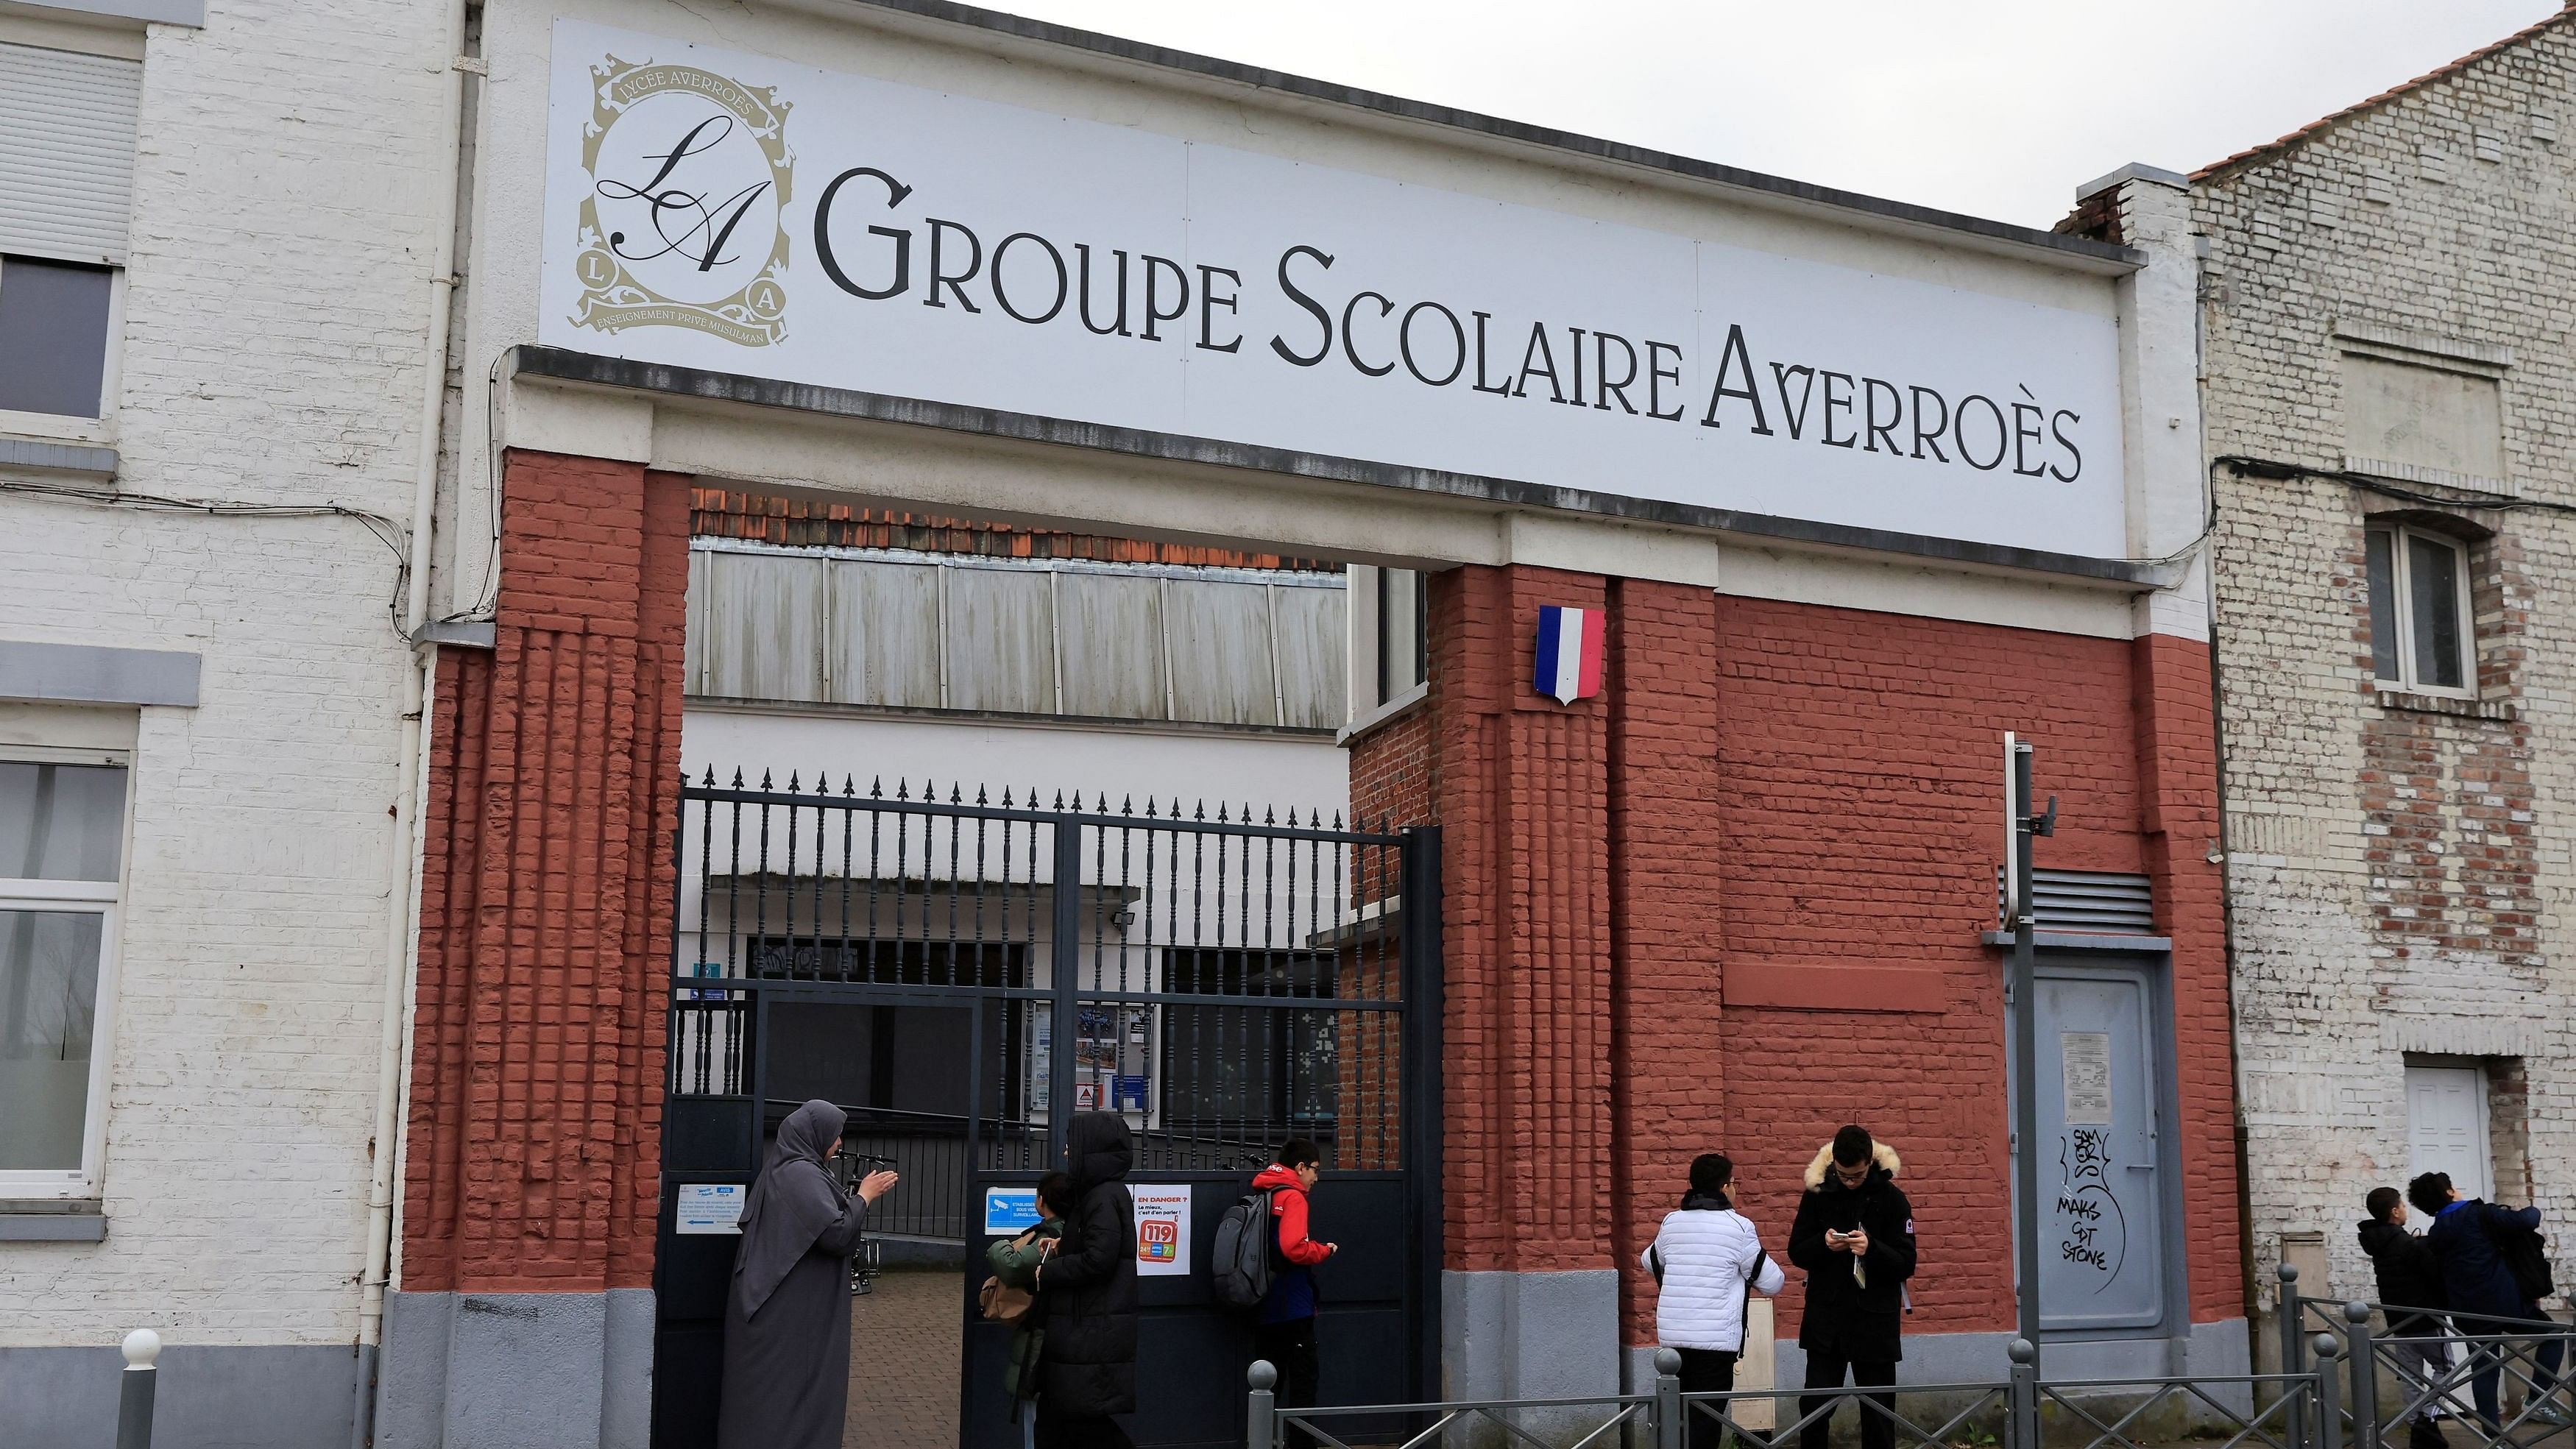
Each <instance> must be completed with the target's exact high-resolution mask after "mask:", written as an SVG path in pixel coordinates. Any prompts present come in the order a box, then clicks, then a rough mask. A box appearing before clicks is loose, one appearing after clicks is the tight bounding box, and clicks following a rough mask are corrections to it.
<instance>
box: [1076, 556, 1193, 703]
mask: <svg viewBox="0 0 2576 1449" xmlns="http://www.w3.org/2000/svg"><path fill="white" fill-rule="evenodd" d="M1055 586H1056V596H1055V597H1056V608H1057V609H1058V610H1059V611H1060V636H1061V638H1062V639H1063V649H1064V664H1063V670H1062V673H1063V678H1064V712H1065V713H1066V714H1081V715H1094V716H1097V717H1099V718H1102V719H1162V718H1163V717H1164V716H1165V715H1166V713H1167V712H1168V710H1167V707H1166V706H1167V701H1166V699H1165V697H1164V692H1163V604H1162V598H1163V595H1162V587H1161V586H1162V580H1160V579H1156V578H1142V577H1138V576H1136V575H1134V574H1095V573H1060V574H1057V575H1056V579H1055Z"/></svg>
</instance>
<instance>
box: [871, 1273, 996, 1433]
mask: <svg viewBox="0 0 2576 1449" xmlns="http://www.w3.org/2000/svg"><path fill="white" fill-rule="evenodd" d="M965 1292H966V1289H965V1285H964V1284H963V1283H961V1282H960V1281H959V1275H958V1274H956V1273H953V1272H923V1273H880V1274H878V1275H877V1280H876V1290H875V1291H874V1292H872V1293H868V1294H865V1295H863V1296H856V1297H853V1298H851V1299H850V1417H849V1420H848V1422H847V1426H846V1427H845V1428H844V1429H843V1430H842V1432H841V1446H842V1449H953V1446H954V1445H955V1444H956V1443H957V1368H958V1357H959V1354H960V1352H961V1349H962V1346H963V1341H964V1336H965V1323H966V1314H965V1306H964V1303H965Z"/></svg>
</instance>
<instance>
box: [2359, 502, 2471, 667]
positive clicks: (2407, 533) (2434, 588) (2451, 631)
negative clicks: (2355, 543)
mask: <svg viewBox="0 0 2576 1449" xmlns="http://www.w3.org/2000/svg"><path fill="white" fill-rule="evenodd" d="M2369 552H2370V656H2371V672H2372V673H2373V674H2374V675H2375V676H2377V678H2378V680H2379V683H2380V684H2381V685H2383V686H2385V687H2387V688H2390V689H2404V690H2411V691H2414V692H2417V693H2422V694H2454V695H2461V696H2467V695H2471V694H2474V693H2475V692H2476V689H2477V653H2476V641H2475V636H2474V635H2473V633H2472V632H2471V623H2470V618H2471V616H2470V610H2469V550H2468V548H2467V546H2466V545H2464V544H2462V543H2461V542H2460V541H2459V540H2457V539H2454V538H2446V537H2444V536H2443V535H2441V534H2438V533H2428V532H2426V531H2424V530H2423V529H2420V528H2409V527H2406V526H2405V525H2402V524H2392V525H2388V526H2384V527H2375V528H2372V529H2371V530H2370V536H2369Z"/></svg>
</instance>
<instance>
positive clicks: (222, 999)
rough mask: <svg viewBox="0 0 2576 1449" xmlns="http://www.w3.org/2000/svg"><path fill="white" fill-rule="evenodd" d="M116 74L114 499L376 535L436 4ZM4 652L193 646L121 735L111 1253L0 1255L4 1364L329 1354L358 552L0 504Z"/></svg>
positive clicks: (26, 502) (371, 806)
mask: <svg viewBox="0 0 2576 1449" xmlns="http://www.w3.org/2000/svg"><path fill="white" fill-rule="evenodd" d="M207 8H208V12H209V14H208V17H207V24H206V26H205V28H204V29H202V30H196V29H187V28H180V27H170V26H156V27H154V28H153V29H152V31H151V34H150V40H149V49H148V56H147V59H146V62H145V67H144V83H143V101H142V114H141V128H140V129H141V137H140V146H139V155H138V160H137V164H136V167H135V190H134V227H133V248H132V266H131V270H130V274H129V288H128V292H127V301H126V310H125V317H126V326H125V333H124V338H123V344H122V347H123V351H122V370H123V379H122V382H123V386H122V398H121V401H120V403H119V404H118V406H117V408H116V416H115V419H114V426H115V430H116V441H117V444H118V446H119V447H120V449H121V450H122V452H123V457H124V467H123V475H122V477H121V479H120V484H121V486H123V487H124V488H126V489H129V490H132V491H135V492H141V493H160V494H182V495H188V496H194V497H207V498H223V499H231V500H245V501H259V502H280V503H299V504H310V503H319V502H326V501H327V502H338V503H344V504H347V505H350V506H353V507H358V508H364V509H369V510H372V511H375V512H378V513H383V514H388V515H392V516H394V517H396V518H405V517H406V516H407V515H408V513H409V512H410V508H411V496H412V462H411V458H412V450H413V448H414V446H415V422H414V420H415V417H416V415H417V411H418V399H419V397H420V389H421V385H422V383H421V374H420V366H421V344H422V335H423V320H424V308H425V307H426V305H427V298H426V285H425V279H426V265H427V259H428V258H429V257H430V255H431V246H430V242H431V237H430V235H429V231H430V220H431V218H432V217H433V215H434V207H433V205H432V201H433V195H432V178H434V177H436V176H437V175H438V174H439V171H440V161H441V156H442V154H443V153H442V147H441V143H440V139H439V137H438V136H437V135H436V134H435V133H436V132H437V130H438V127H437V124H436V123H437V118H438V115H439V106H438V95H439V92H438V87H439V86H441V85H442V84H445V83H447V82H446V81H445V80H444V75H445V72H446V66H445V62H446V60H447V55H446V47H447V42H446V40H445V38H444V24H445V16H444V10H445V7H444V6H443V5H441V4H437V3H413V0H211V3H210V4H209V5H208V7H207ZM0 578H5V579H7V580H8V581H9V587H7V588H5V589H0V638H8V639H19V640H43V641H55V642H65V643H87V644H106V645H122V646H141V647H156V648H171V649H187V650H194V651H198V652H200V653H202V654H203V655H204V660H205V665H204V695H203V704H202V707H200V708H198V709H195V710H181V709H147V710H145V711H144V712H143V719H142V727H141V734H140V740H139V748H138V750H137V752H136V760H135V770H134V775H133V788H134V791H135V798H136V804H135V812H134V846H133V852H132V862H131V870H130V886H129V889H128V894H127V912H126V916H125V924H124V930H123V960H124V964H123V972H124V980H123V986H122V990H121V992H120V993H119V997H118V1000H117V1001H116V1003H115V1008H114V1012H115V1014H114V1028H115V1032H116V1038H115V1056H114V1065H113V1073H114V1083H113V1086H112V1089H111V1093H110V1103H109V1111H110V1116H109V1120H108V1138H107V1142H108V1146H107V1161H106V1177H105V1182H104V1192H105V1197H106V1210H107V1213H108V1216H109V1219H110V1223H109V1231H108V1237H107V1240H106V1241H105V1242H104V1243H100V1244H96V1245H68V1244H30V1243H0V1346H16V1345H34V1344H57V1343H90V1344H108V1343H113V1342H114V1341H115V1340H116V1339H117V1337H118V1336H119V1335H121V1334H122V1333H123V1332H124V1331H125V1330H126V1329H128V1328H131V1327H133V1326H135V1325H136V1324H140V1323H148V1324H151V1325H153V1326H155V1327H158V1328H159V1329H160V1330H161V1331H162V1332H163V1334H164V1336H165V1337H167V1338H168V1339H170V1340H171V1341H173V1342H179V1343H256V1344H290V1343H293V1344H313V1343H331V1342H348V1341H350V1340H351V1339H352V1338H353V1337H354V1336H355V1334H356V1331H357V1307H358V1290H357V1286H356V1280H357V1277H358V1274H359V1269H360V1258H361V1256H362V1253H363V1249H364V1244H365V1233H366V1197H367V1186H368V1175H369V1159H368V1151H369V1144H368V1138H369V1136H370V1134H371V1132H372V1131H373V1127H374V1114H375V1107H376V1102H375V1097H376V1071H377V1052H376V1047H377V1035H378V1030H379V1016H378V1012H379V1010H380V1004H381V1001H382V995H383V980H384V977H383V972H384V969H385V935H386V918H385V913H386V909H387V906H386V898H387V884H388V863H389V859H390V856H389V849H390V846H391V843H392V842H391V835H390V832H391V828H392V825H393V821H392V820H391V818H390V817H389V815H388V810H389V807H390V806H391V804H392V802H393V797H394V794H395V790H396V776H397V773H398V766H397V761H396V758H395V756H396V753H397V750H398V749H399V744H400V721H399V718H398V715H399V712H400V709H401V697H402V683H401V679H402V675H401V671H402V670H403V669H404V667H405V666H406V660H407V656H408V651H407V650H405V649H404V648H403V647H402V646H401V643H400V641H399V640H398V638H397V637H396V635H395V633H394V629H393V627H392V624H391V623H390V621H389V616H388V613H387V606H388V602H389V601H390V600H391V598H392V597H393V591H394V588H395V578H396V566H395V559H394V556H393V554H392V553H391V552H389V551H388V549H387V548H386V547H385V545H384V544H382V543H380V542H378V541H377V540H376V539H375V538H373V537H370V536H369V535H368V533H367V531H366V530H365V529H364V528H362V527H360V526H359V525H358V524H357V523H355V522H352V521H349V520H346V519H336V518H333V519H299V520H259V519H210V518H206V517H202V516H189V515H177V514H161V513H143V512H135V511H130V510H122V509H108V508H99V507H90V506H82V505H77V504H68V503H59V502H50V501H41V500H37V499H33V498H30V497H27V496H25V495H22V494H10V493H0Z"/></svg>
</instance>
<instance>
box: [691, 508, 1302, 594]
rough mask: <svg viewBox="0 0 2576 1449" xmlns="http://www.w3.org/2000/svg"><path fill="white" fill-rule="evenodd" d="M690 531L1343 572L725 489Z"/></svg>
mask: <svg viewBox="0 0 2576 1449" xmlns="http://www.w3.org/2000/svg"><path fill="white" fill-rule="evenodd" d="M689 496H690V504H689V531H690V532H692V533H695V534H698V535H700V536H702V537H709V538H749V539H757V540H759V541H761V542H763V543H775V544H783V545H790V546H795V547H811V546H816V545H829V546H831V547H835V548H908V549H916V550H919V551H920V552H922V553H965V554H981V555H984V556H986V557H995V558H1080V559H1100V560H1105V561H1111V562H1117V563H1158V564H1185V565H1189V566H1193V567H1199V568H1247V569H1298V570H1309V571H1315V572H1322V573H1340V572H1341V571H1342V566H1341V565H1340V564H1337V563H1327V562H1324V561H1323V560H1320V559H1304V558H1292V557H1288V556H1285V555H1282V554H1275V553H1245V552H1243V551H1241V550H1239V549H1230V548H1209V547H1207V546H1205V545H1203V544H1190V543H1163V542H1158V541H1156V540H1153V539H1144V538H1122V537H1118V536H1115V535H1107V534H1090V533H1063V532H1059V531H1056V530H1052V529H1043V528H1021V527H1018V526H1016V525H1014V524H1008V523H996V522H993V521H992V520H990V519H982V518H950V517H943V516H941V515H938V514H930V513H908V512H904V511H902V510H900V509H891V508H861V507H857V506H855V505H852V504H848V503H812V502H808V501H806V500H804V499H801V498H772V497H768V496H765V495H763V494H758V493H741V492H735V491H732V490H730V489H724V488H693V489H691V490H690V495H689Z"/></svg>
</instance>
